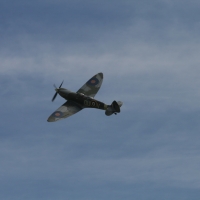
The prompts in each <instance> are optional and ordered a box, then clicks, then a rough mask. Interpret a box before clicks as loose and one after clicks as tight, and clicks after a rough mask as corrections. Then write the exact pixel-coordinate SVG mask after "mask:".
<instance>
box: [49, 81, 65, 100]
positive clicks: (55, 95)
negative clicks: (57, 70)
mask: <svg viewBox="0 0 200 200" xmlns="http://www.w3.org/2000/svg"><path fill="white" fill-rule="evenodd" d="M63 82H64V81H62V83H61V84H60V86H59V88H57V87H56V85H55V84H54V85H53V86H54V87H55V90H56V93H55V94H54V96H53V98H52V101H54V100H55V98H56V97H57V94H58V90H59V89H60V88H61V87H62V84H63Z"/></svg>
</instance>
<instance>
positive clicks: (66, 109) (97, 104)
mask: <svg viewBox="0 0 200 200" xmlns="http://www.w3.org/2000/svg"><path fill="white" fill-rule="evenodd" d="M102 82H103V73H101V72H100V73H98V74H96V75H94V76H93V77H92V78H91V79H89V80H88V81H87V82H86V83H85V84H84V85H83V86H82V87H81V88H80V89H79V90H78V91H77V92H71V91H70V90H68V89H65V88H62V84H63V82H62V83H61V84H60V86H59V88H57V87H56V86H55V85H54V87H55V91H56V93H55V95H54V96H53V98H52V102H53V101H54V100H55V98H56V96H57V94H59V95H60V96H61V97H63V98H64V99H66V100H67V101H66V102H65V103H64V104H63V105H62V106H61V107H59V108H58V109H57V110H56V111H55V112H53V113H52V114H51V115H50V116H49V118H48V119H47V121H48V122H56V121H58V120H61V119H64V118H67V117H70V116H71V115H73V114H75V113H77V112H79V111H81V110H82V109H84V108H96V109H100V110H105V114H106V115H107V116H110V115H112V114H113V113H114V114H115V115H116V114H117V113H120V107H121V106H122V104H123V103H122V102H121V101H113V102H112V104H111V105H106V104H105V103H103V102H101V101H98V100H96V99H94V96H95V95H96V94H97V92H98V91H99V89H100V87H101V84H102Z"/></svg>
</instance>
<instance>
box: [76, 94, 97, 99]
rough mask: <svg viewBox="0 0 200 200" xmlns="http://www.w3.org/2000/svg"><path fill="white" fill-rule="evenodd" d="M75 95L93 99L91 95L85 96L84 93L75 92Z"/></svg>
mask: <svg viewBox="0 0 200 200" xmlns="http://www.w3.org/2000/svg"><path fill="white" fill-rule="evenodd" d="M77 95H78V96H79V97H83V98H86V99H93V97H90V96H86V95H85V94H83V93H77Z"/></svg>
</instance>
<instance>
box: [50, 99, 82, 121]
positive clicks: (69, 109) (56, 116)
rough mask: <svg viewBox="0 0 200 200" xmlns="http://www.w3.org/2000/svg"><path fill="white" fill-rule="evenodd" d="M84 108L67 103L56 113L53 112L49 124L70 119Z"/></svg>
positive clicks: (70, 102)
mask: <svg viewBox="0 0 200 200" xmlns="http://www.w3.org/2000/svg"><path fill="white" fill-rule="evenodd" d="M82 109H83V108H82V107H81V106H79V105H78V104H76V103H74V102H72V101H67V102H65V103H64V104H63V105H62V106H61V107H59V108H58V109H57V110H56V111H55V112H53V113H52V114H51V115H50V116H49V118H48V119H47V121H48V122H55V121H58V120H60V119H64V118H67V117H70V116H71V115H73V114H75V113H77V112H79V111H80V110H82Z"/></svg>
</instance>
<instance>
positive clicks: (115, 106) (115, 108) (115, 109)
mask: <svg viewBox="0 0 200 200" xmlns="http://www.w3.org/2000/svg"><path fill="white" fill-rule="evenodd" d="M122 104H123V103H122V102H121V101H118V102H116V101H113V102H112V104H111V105H109V106H108V107H107V109H106V112H105V114H106V115H107V116H110V115H112V114H113V113H114V114H115V115H116V114H117V113H120V107H121V106H122Z"/></svg>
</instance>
